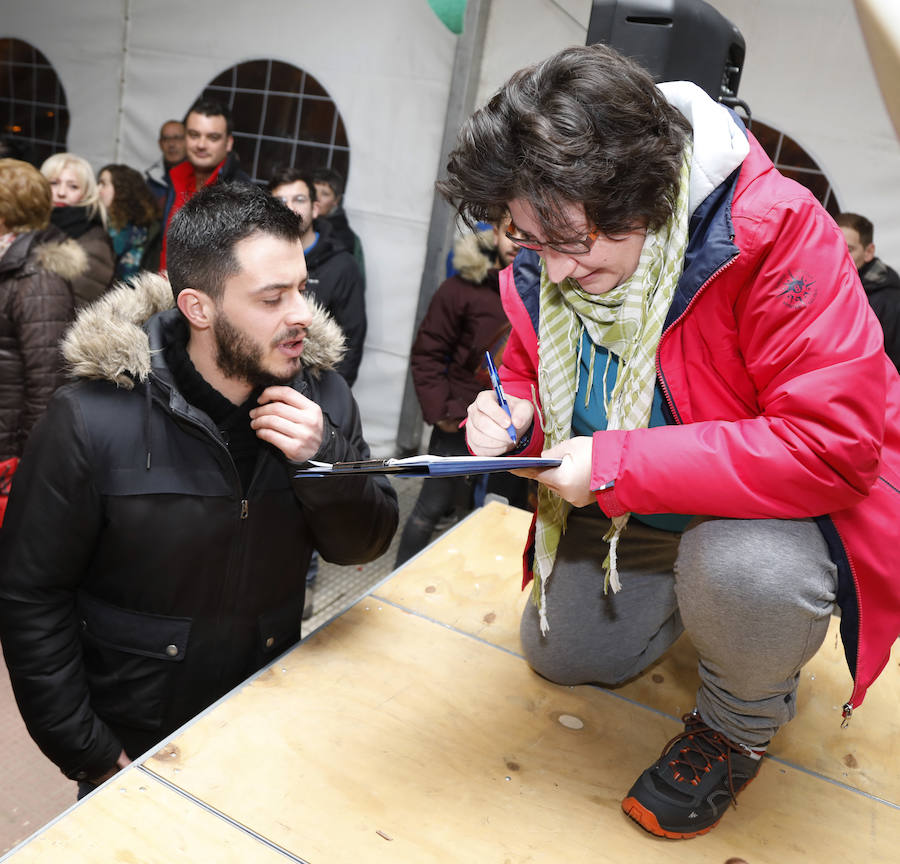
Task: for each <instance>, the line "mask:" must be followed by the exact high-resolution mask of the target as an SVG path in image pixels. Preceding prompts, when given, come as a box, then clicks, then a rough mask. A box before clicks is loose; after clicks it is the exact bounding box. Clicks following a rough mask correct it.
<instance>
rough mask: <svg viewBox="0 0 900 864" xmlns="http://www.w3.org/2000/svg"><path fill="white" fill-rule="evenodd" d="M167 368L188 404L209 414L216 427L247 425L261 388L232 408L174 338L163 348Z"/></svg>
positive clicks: (232, 404)
mask: <svg viewBox="0 0 900 864" xmlns="http://www.w3.org/2000/svg"><path fill="white" fill-rule="evenodd" d="M165 357H166V365H167V366H168V367H169V371H170V372H171V373H172V377H173V378H174V379H175V384H176V386H177V387H178V390H179V391H180V392H181V395H182V396H184V398H185V399H186V400H187V402H188V403H189V404H190V405H193V406H194V407H195V408H199V409H200V410H201V411H203V412H204V413H206V414H208V415H209V417H210V419H211V420H212V421H213V422H214V423H215V424H216V425H217V426H219V427H227V426H232V425H235V424H237V423H239V422H240V423H247V424H248V425H249V423H250V419H249V417H248V412H249V411H250V409H251V408H255V407H256V405H257V404H258V402H257V400H258V399H259V394H260V393H261V392H262V390H261V388H255V389H254V390H253V392H251V394H250V395H249V396H248V397H247V399H246V400H245V401H244V402H243V404H241V405H235V404H234V403H233V402H232V401H231V400H229V399H227V398H226V397H225V396H223V395H222V394H221V393H220V392H219V391H218V390H216V389H215V387H213V386H212V385H211V384H210V383H209V382H208V381H207V380H206V379H205V378H204V377H203V376H202V375H201V374H200V373H199V372H198V371H197V367H196V366H194V363H193V361H192V360H191V358H190V355H189V354H188V351H187V343H186V342H184V341H182V340H179V339H174V340H172V341H171V342H170V343H169V344H168V345H167V346H166V348H165Z"/></svg>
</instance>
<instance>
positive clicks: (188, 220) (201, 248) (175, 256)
mask: <svg viewBox="0 0 900 864" xmlns="http://www.w3.org/2000/svg"><path fill="white" fill-rule="evenodd" d="M254 234H267V235H270V236H272V237H278V238H279V239H282V240H287V241H288V242H290V243H296V242H297V238H298V237H299V236H300V220H299V218H298V217H297V216H296V215H295V214H294V213H292V212H291V211H290V210H288V208H287V207H285V206H284V204H282V203H281V202H280V201H279V200H278V199H277V198H273V197H272V196H271V195H270V194H269V193H268V192H266V191H265V189H260V188H259V187H258V186H253V185H251V184H248V183H215V184H214V185H212V186H205V187H204V188H203V189H201V190H200V191H199V192H198V193H197V194H196V195H194V197H193V198H191V199H190V201H188V202H187V203H186V204H185V205H184V206H183V207H182V208H181V209H180V210H179V211H178V212H177V213H176V214H175V215H174V216H173V217H172V221H171V223H170V225H169V230H168V232H167V233H166V265H167V267H168V272H169V282H170V283H171V285H172V293H173V294H174V295H175V297H176V298H177V297H178V294H179V293H180V292H181V291H183V290H184V289H185V288H194V289H195V290H197V291H203V292H204V293H205V294H208V295H209V296H210V297H212V298H213V300H215V301H218V300H219V299H220V298H221V296H222V292H223V289H224V283H225V280H226V279H228V278H229V277H230V276H234V275H235V274H236V273H238V272H239V271H240V266H239V265H238V261H237V257H236V256H235V254H234V247H235V246H236V245H237V244H238V243H240V241H241V240H246V239H247V238H248V237H252V236H253V235H254Z"/></svg>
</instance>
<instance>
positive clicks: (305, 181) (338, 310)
mask: <svg viewBox="0 0 900 864" xmlns="http://www.w3.org/2000/svg"><path fill="white" fill-rule="evenodd" d="M269 191H270V192H271V193H272V194H273V195H274V196H275V197H276V198H278V199H279V200H280V201H281V202H282V203H283V204H285V205H286V206H287V207H289V208H290V209H291V210H293V211H294V213H296V214H297V215H298V216H299V217H300V232H301V236H300V241H301V242H302V243H303V254H304V255H305V256H306V266H307V269H308V270H309V291H310V293H311V294H312V295H313V296H314V297H315V298H316V299H317V300H318V301H319V303H321V304H322V305H323V306H324V307H325V309H326V310H327V311H328V312H329V313H330V314H331V316H332V317H333V318H334V320H335V321H337V323H338V325H339V326H340V328H341V330H343V332H344V336H345V337H346V339H347V342H346V345H347V353H346V354H345V355H344V358H343V360H341V362H340V363H339V364H338V367H337V369H338V372H340V373H341V375H343V376H344V378H345V379H346V380H347V383H348V384H350V385H351V386H352V385H353V383H354V382H355V381H356V376H357V374H358V373H359V364H360V363H361V362H362V355H363V347H364V345H365V341H366V328H367V320H366V295H365V284H364V282H363V277H362V273H361V272H360V269H359V267H358V266H357V263H356V261H355V260H354V258H353V256H352V255H351V254H350V251H349V250H348V249H347V248H346V247H345V246H344V245H343V244H342V242H341V239H340V238H339V237H338V236H337V235H336V234H335V232H334V230H333V227H332V224H331V223H330V222H329V221H328V220H327V219H322V218H319V201H318V197H317V196H318V192H317V191H316V184H315V181H313V180H312V179H311V178H310V177H308V176H307V175H306V174H304V173H303V171H301V170H300V169H298V168H284V169H279V170H278V171H276V172H275V174H274V176H273V177H272V179H271V180H270V181H269Z"/></svg>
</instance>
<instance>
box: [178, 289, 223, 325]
mask: <svg viewBox="0 0 900 864" xmlns="http://www.w3.org/2000/svg"><path fill="white" fill-rule="evenodd" d="M175 304H176V305H177V306H178V308H179V310H180V311H181V314H182V315H184V317H185V318H187V321H188V324H190V325H191V327H194V328H196V329H197V330H207V329H208V328H210V327H212V323H213V315H214V312H213V308H214V304H213V302H212V299H211V298H210V296H209V295H208V294H205V293H204V292H203V291H197V290H196V289H194V288H182V290H181V291H180V292H179V293H178V298H177V300H176V301H175Z"/></svg>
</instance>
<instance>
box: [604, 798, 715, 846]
mask: <svg viewBox="0 0 900 864" xmlns="http://www.w3.org/2000/svg"><path fill="white" fill-rule="evenodd" d="M622 809H623V810H624V811H625V815H626V816H629V817H630V818H632V819H634V821H635V822H637V823H638V825H640V826H641V828H643V829H644V830H645V831H649V832H650V833H651V834H655V835H656V836H657V837H667V838H668V839H669V840H690V839H691V837H699V836H700V835H701V834H706V832H707V831H712V829H713V828H715V827H716V825H718V824H719V822H720V821H721V819H722V816H720V817H719V818H718V819H717V820H716V821H715V822H713V823H712V825H707V827H706V828H703V829H701V830H700V831H692V832H690V833H680V832H678V831H666V829H665V828H663V827H662V826H660V824H659V822H658V821H657V819H656V816H655V815H654V814H653V812H652V811H650V810H648V809H647V808H646V807H644V805H643V804H641V803H640V801H638V800H637V798H626V799H625V800H624V801H623V802H622ZM722 815H723V816H724V815H725V814H724V813H723V814H722Z"/></svg>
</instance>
